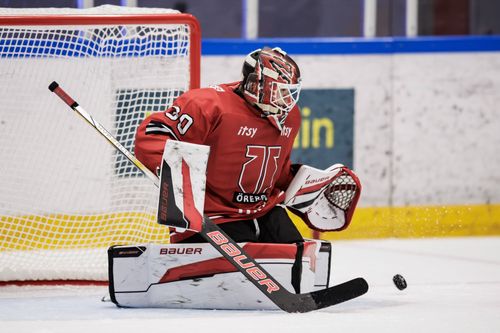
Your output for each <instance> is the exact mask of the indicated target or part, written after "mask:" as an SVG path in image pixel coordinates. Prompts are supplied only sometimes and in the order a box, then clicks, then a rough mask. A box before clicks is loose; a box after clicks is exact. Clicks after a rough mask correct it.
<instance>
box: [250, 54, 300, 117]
mask: <svg viewBox="0 0 500 333" xmlns="http://www.w3.org/2000/svg"><path fill="white" fill-rule="evenodd" d="M300 85H301V83H300V71H299V67H298V66H297V64H296V63H295V62H294V61H293V60H292V58H290V57H289V56H288V55H287V54H286V53H285V52H284V51H283V50H281V49H280V48H273V49H271V48H268V47H265V48H263V49H258V50H255V51H253V52H252V53H250V54H249V55H248V56H247V57H246V59H245V63H244V64H243V81H242V85H241V88H242V93H243V97H244V98H245V100H246V101H247V102H249V103H250V104H252V105H255V106H257V107H258V108H259V109H260V110H261V111H262V112H263V113H264V114H265V115H277V116H279V117H280V118H282V119H283V120H284V118H285V117H286V115H287V114H288V112H289V111H290V110H291V109H292V108H293V107H294V106H295V104H296V103H297V101H298V100H299V94H300Z"/></svg>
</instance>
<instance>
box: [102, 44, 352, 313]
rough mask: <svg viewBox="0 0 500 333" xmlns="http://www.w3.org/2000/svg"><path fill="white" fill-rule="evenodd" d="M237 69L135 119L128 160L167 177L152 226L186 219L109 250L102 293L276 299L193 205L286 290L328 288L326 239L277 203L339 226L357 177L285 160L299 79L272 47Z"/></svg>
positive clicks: (217, 301)
mask: <svg viewBox="0 0 500 333" xmlns="http://www.w3.org/2000/svg"><path fill="white" fill-rule="evenodd" d="M242 74H243V77H242V79H241V81H238V82H234V83H228V84H220V85H217V86H213V87H210V88H202V89H194V90H191V91H188V92H186V93H184V94H183V95H181V96H180V97H179V98H177V100H176V101H175V102H174V104H173V105H172V106H171V107H170V108H168V109H167V110H166V111H165V112H159V113H154V114H152V115H150V116H149V117H148V118H146V119H145V120H144V121H143V123H142V124H141V125H140V126H139V128H138V131H137V135H136V143H135V154H136V156H137V158H138V159H139V160H140V161H141V162H142V163H144V165H146V166H147V168H148V169H150V170H151V171H153V172H155V173H157V174H161V178H162V179H163V178H164V176H168V177H169V178H170V180H171V183H172V185H171V187H172V188H170V185H169V186H167V185H165V186H163V185H162V187H160V200H159V201H160V204H159V207H160V208H159V212H158V214H159V220H160V223H161V220H162V219H163V220H165V219H169V218H174V219H175V218H176V217H175V216H177V217H178V219H179V221H186V224H185V225H183V224H182V223H180V224H179V225H176V227H175V228H170V244H144V245H136V246H115V247H112V248H110V250H109V261H110V294H111V298H112V300H113V301H114V302H115V303H116V304H117V305H119V306H130V307H179V308H208V309H274V308H276V306H275V305H274V304H273V303H272V302H270V301H269V300H268V299H267V298H266V297H265V296H264V295H263V294H262V293H259V292H256V289H255V288H256V287H255V286H254V285H253V284H251V283H249V282H248V280H247V279H246V278H245V277H244V276H243V275H242V274H240V273H239V272H238V271H237V270H236V268H235V267H234V266H233V265H231V264H230V263H229V262H228V261H226V260H225V259H224V258H223V257H222V256H221V255H220V254H219V253H218V252H217V250H215V249H214V248H213V247H212V246H211V245H210V244H208V243H206V241H205V239H204V238H203V237H201V236H200V235H199V234H198V233H197V232H196V227H193V225H192V223H194V222H193V221H198V220H200V219H199V217H197V216H196V214H194V213H196V212H198V211H201V212H202V215H203V216H205V217H206V218H208V219H210V220H211V221H213V222H214V223H216V224H217V225H218V226H219V227H220V228H221V229H222V230H223V231H224V232H225V233H226V234H227V235H228V236H229V237H231V238H232V239H233V240H234V241H236V242H238V243H239V245H240V246H241V247H242V248H243V249H245V251H246V253H248V254H249V255H251V256H252V257H253V258H254V259H255V260H256V261H257V262H258V263H260V264H261V265H262V267H264V268H265V269H266V271H268V272H269V273H270V274H272V276H274V277H275V278H276V280H278V281H279V282H280V283H281V284H282V285H283V286H284V287H285V288H286V289H288V290H289V291H291V292H294V293H302V292H309V291H312V290H316V289H322V288H326V287H328V286H329V284H330V273H331V255H332V248H331V244H330V243H329V242H324V241H319V240H307V239H304V238H303V237H302V235H301V234H300V232H299V231H298V230H297V228H296V226H295V224H294V223H293V221H292V219H291V218H290V216H289V214H288V211H293V212H294V213H296V214H298V215H299V216H300V217H301V218H302V219H303V220H304V221H305V222H306V223H307V225H308V226H309V227H310V228H312V229H314V230H319V231H335V230H343V229H345V228H347V226H348V225H349V223H350V221H351V218H352V215H353V212H354V209H355V207H356V204H357V201H358V198H359V195H360V191H361V186H360V183H359V180H358V178H357V177H356V175H355V174H354V173H353V171H351V170H349V169H348V168H347V167H345V166H343V165H341V164H335V165H333V166H331V167H330V168H328V169H326V170H318V169H315V168H313V167H310V166H307V165H294V164H292V163H291V161H290V154H291V150H292V146H293V142H294V139H295V137H296V135H297V133H298V130H299V128H300V112H299V109H298V106H297V105H296V103H297V101H298V99H299V94H300V87H301V79H300V71H299V68H298V66H297V64H296V63H295V62H294V61H293V60H292V59H291V58H290V57H289V56H288V55H287V54H286V53H285V52H284V51H283V50H281V49H279V48H273V49H271V48H267V47H266V48H263V49H259V50H256V51H253V52H251V53H250V54H249V55H248V56H247V57H246V59H245V61H244V65H243V70H242ZM174 142H175V143H180V144H173V143H174ZM171 143H172V144H171ZM198 146H202V147H207V150H203V149H198V148H196V147H198ZM193 147H194V148H193ZM208 150H209V151H208ZM180 183H181V185H179V184H180ZM179 189H182V190H179ZM179 193H181V194H182V195H180V194H179ZM191 199H192V200H191ZM172 202H175V205H173V204H172ZM198 215H200V214H198ZM200 221H201V220H200ZM198 222H199V221H198ZM190 223H191V224H190ZM169 225H171V224H169ZM272 287H273V286H271V285H269V286H268V288H272Z"/></svg>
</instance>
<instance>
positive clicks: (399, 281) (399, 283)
mask: <svg viewBox="0 0 500 333" xmlns="http://www.w3.org/2000/svg"><path fill="white" fill-rule="evenodd" d="M392 281H393V282H394V284H395V285H396V287H397V288H398V289H399V290H403V289H406V287H407V286H408V285H407V284H406V280H405V278H404V277H403V276H402V275H399V274H396V275H394V276H393V278H392Z"/></svg>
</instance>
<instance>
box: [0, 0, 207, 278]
mask: <svg viewBox="0 0 500 333" xmlns="http://www.w3.org/2000/svg"><path fill="white" fill-rule="evenodd" d="M200 51H201V31H200V26H199V23H198V21H197V20H196V18H195V17H193V16H192V15H189V14H181V13H178V12H175V11H171V10H155V9H146V8H140V9H139V8H135V9H128V8H122V7H120V8H118V7H114V6H102V7H96V8H93V9H91V10H83V11H81V10H68V9H64V10H63V9H50V10H48V11H47V10H44V9H40V10H12V11H11V12H9V13H5V11H4V9H1V10H0V103H2V108H1V109H0V154H1V156H2V160H3V161H2V166H0V283H19V282H20V281H21V283H24V282H30V281H55V282H60V281H66V282H68V281H72V282H74V281H106V280H107V257H106V250H107V248H108V247H109V246H111V245H117V244H138V243H149V242H152V243H155V242H168V232H167V230H166V228H165V227H164V226H160V225H158V224H157V223H156V218H155V216H156V209H157V200H158V198H157V197H158V194H157V190H156V189H155V188H154V186H152V185H151V184H150V182H149V181H148V180H147V179H144V177H142V176H141V175H140V173H138V172H137V170H135V168H134V167H133V166H132V165H130V164H129V162H128V161H127V160H125V159H123V158H122V157H121V156H119V155H118V154H117V153H116V152H115V151H114V150H113V149H112V148H111V147H108V146H109V145H107V144H106V142H103V140H102V139H101V138H100V137H99V136H97V135H95V133H93V132H92V131H91V130H90V129H89V128H88V127H87V126H86V125H85V124H83V123H82V122H81V121H79V119H75V115H74V114H73V113H71V112H68V110H67V106H66V105H64V103H61V101H60V100H58V99H57V98H54V96H53V94H52V93H50V91H48V89H47V86H48V84H49V83H50V82H52V81H54V80H55V81H58V82H60V83H61V84H64V86H65V87H66V88H67V90H68V92H71V93H72V94H73V95H75V97H77V98H78V100H79V102H80V103H81V104H82V106H84V107H85V108H86V109H88V110H89V112H92V114H93V115H94V116H95V117H96V119H98V120H99V121H101V123H102V124H103V125H104V126H105V127H106V128H107V129H108V130H109V131H110V132H111V133H112V134H113V135H114V136H115V137H116V138H117V139H118V140H119V141H120V143H121V144H123V145H124V146H126V147H127V148H128V149H130V150H132V151H133V144H134V135H135V130H136V128H137V126H138V124H139V123H140V121H141V120H142V119H143V118H144V117H145V116H147V115H148V114H149V113H151V112H159V111H163V110H165V108H167V107H168V106H169V105H170V104H171V103H172V102H173V100H175V98H177V97H178V96H179V95H180V94H181V93H182V92H184V91H186V90H188V89H192V88H197V87H199V84H200Z"/></svg>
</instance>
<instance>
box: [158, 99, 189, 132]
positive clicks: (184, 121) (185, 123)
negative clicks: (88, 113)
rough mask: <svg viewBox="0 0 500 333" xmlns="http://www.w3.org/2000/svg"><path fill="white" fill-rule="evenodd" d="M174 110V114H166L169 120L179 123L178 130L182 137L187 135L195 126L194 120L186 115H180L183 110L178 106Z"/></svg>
mask: <svg viewBox="0 0 500 333" xmlns="http://www.w3.org/2000/svg"><path fill="white" fill-rule="evenodd" d="M172 109H173V110H172V112H165V116H167V118H169V119H170V120H172V121H178V123H177V130H178V131H179V133H180V134H181V135H184V134H186V132H187V131H188V129H189V128H190V127H191V125H192V124H193V118H192V117H191V116H190V115H188V114H185V113H183V114H180V113H181V108H180V107H178V106H176V105H174V106H173V107H172Z"/></svg>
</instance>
